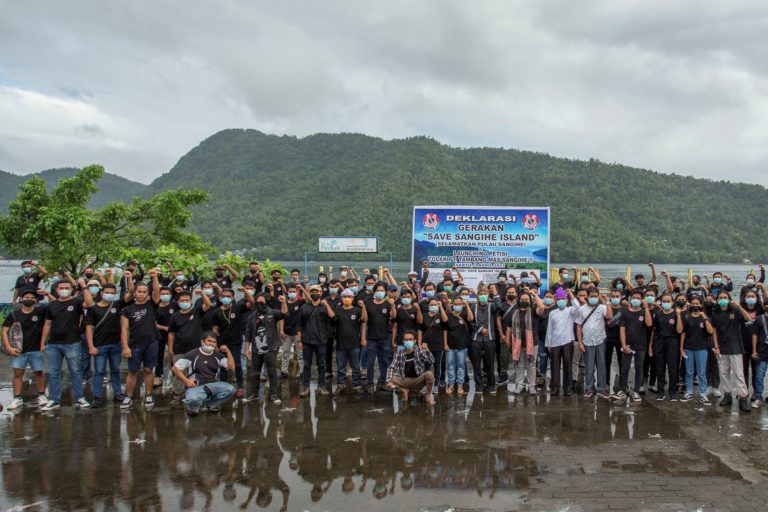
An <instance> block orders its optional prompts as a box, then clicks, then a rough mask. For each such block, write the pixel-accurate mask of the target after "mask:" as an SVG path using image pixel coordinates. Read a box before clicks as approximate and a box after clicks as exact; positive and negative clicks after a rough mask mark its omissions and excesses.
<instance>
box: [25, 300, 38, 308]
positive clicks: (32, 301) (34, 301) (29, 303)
mask: <svg viewBox="0 0 768 512" xmlns="http://www.w3.org/2000/svg"><path fill="white" fill-rule="evenodd" d="M21 303H22V304H24V305H25V306H27V307H30V306H34V305H35V304H36V303H37V301H36V300H35V299H24V300H23V301H21Z"/></svg>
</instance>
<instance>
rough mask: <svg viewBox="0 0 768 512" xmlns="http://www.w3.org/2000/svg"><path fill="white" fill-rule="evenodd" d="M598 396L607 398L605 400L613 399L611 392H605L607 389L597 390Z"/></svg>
mask: <svg viewBox="0 0 768 512" xmlns="http://www.w3.org/2000/svg"><path fill="white" fill-rule="evenodd" d="M597 397H598V398H602V399H605V400H610V399H611V395H609V394H608V393H607V392H605V391H598V392H597Z"/></svg>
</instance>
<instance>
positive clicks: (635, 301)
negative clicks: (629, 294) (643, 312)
mask: <svg viewBox="0 0 768 512" xmlns="http://www.w3.org/2000/svg"><path fill="white" fill-rule="evenodd" d="M642 303H643V301H641V300H640V299H632V300H630V301H629V304H630V305H631V306H632V307H633V308H639V307H640V304H642Z"/></svg>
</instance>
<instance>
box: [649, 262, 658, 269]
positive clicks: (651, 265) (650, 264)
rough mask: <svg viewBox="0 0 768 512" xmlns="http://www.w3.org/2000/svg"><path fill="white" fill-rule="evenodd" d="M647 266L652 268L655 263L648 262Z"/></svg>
mask: <svg viewBox="0 0 768 512" xmlns="http://www.w3.org/2000/svg"><path fill="white" fill-rule="evenodd" d="M648 266H649V267H651V268H653V267H655V266H656V265H654V264H653V263H649V264H648Z"/></svg>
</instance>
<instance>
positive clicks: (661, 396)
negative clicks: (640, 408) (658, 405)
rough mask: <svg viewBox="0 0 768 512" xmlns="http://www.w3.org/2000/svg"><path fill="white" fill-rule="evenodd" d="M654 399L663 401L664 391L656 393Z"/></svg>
mask: <svg viewBox="0 0 768 512" xmlns="http://www.w3.org/2000/svg"><path fill="white" fill-rule="evenodd" d="M656 401H657V402H663V401H664V393H659V394H658V395H656Z"/></svg>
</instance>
